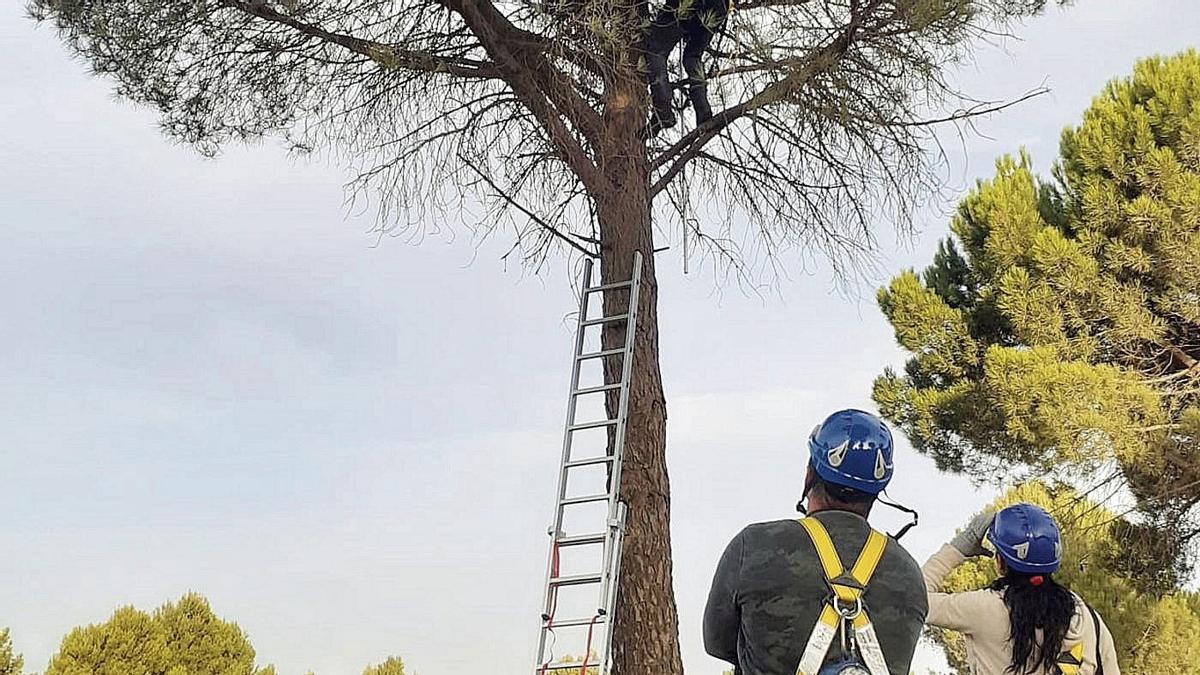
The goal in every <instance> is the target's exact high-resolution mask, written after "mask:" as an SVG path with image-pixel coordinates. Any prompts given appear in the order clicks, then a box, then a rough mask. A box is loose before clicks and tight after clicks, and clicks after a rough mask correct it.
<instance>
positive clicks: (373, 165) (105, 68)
mask: <svg viewBox="0 0 1200 675" xmlns="http://www.w3.org/2000/svg"><path fill="white" fill-rule="evenodd" d="M1060 1H1064V0H1060ZM1048 2H1049V0H821V1H820V2H805V1H803V0H800V1H797V0H747V1H746V2H740V1H739V2H737V3H735V4H736V5H737V12H736V18H735V20H734V21H733V22H732V23H731V24H730V27H729V34H730V35H729V39H728V40H725V41H724V42H723V43H722V44H721V45H718V47H719V49H718V50H719V51H720V52H722V54H721V61H720V64H719V67H717V68H716V69H714V70H713V72H712V75H711V77H709V78H708V86H709V87H710V90H711V92H712V94H713V95H714V98H715V99H716V100H715V101H714V103H715V104H716V105H717V108H718V110H717V112H716V114H715V115H713V117H712V118H711V119H709V120H708V121H706V122H703V123H701V124H699V125H697V126H694V127H692V128H689V129H687V130H686V131H681V132H680V133H678V134H676V133H675V132H674V131H672V132H671V133H670V134H663V135H661V136H659V137H657V138H654V139H650V140H649V141H648V140H647V138H646V134H645V133H644V132H645V130H646V125H647V121H648V106H647V103H648V96H647V86H646V85H647V81H646V72H645V68H644V61H645V59H644V56H645V54H644V51H643V46H644V37H645V32H646V29H647V26H648V24H649V23H650V18H651V16H652V14H653V13H654V12H657V11H658V10H659V4H660V3H658V2H655V3H653V4H652V3H651V2H649V1H648V0H630V1H614V0H521V1H518V2H511V1H507V0H506V1H503V2H501V1H499V0H436V1H427V0H389V1H386V2H380V1H378V0H197V1H193V2H178V1H175V0H136V1H134V0H126V1H121V0H105V1H103V2H98V1H94V0H29V7H30V12H31V14H32V15H33V16H34V17H35V18H38V19H41V20H45V21H51V22H53V24H54V26H55V27H56V29H57V30H58V32H59V34H60V36H61V37H62V39H63V41H64V42H65V43H66V44H67V45H68V46H69V47H70V48H71V49H72V51H73V52H74V53H75V54H77V55H78V56H79V57H81V58H83V59H85V60H86V61H87V62H88V63H89V65H90V66H91V67H92V69H93V70H94V72H97V73H101V74H103V76H104V77H106V78H110V79H111V80H113V81H114V82H115V84H116V89H117V93H118V94H119V95H120V96H122V97H124V98H126V99H129V100H131V101H133V102H135V103H137V104H142V105H146V106H149V107H151V108H153V109H154V110H155V111H157V112H158V113H159V114H160V116H161V126H162V128H163V129H164V130H165V131H166V132H167V133H168V134H170V135H171V136H172V137H174V138H175V139H177V140H179V141H182V142H185V143H188V144H190V145H192V146H194V147H196V148H198V149H199V150H200V151H201V152H204V153H206V154H217V153H218V152H219V150H220V148H221V147H222V146H223V145H225V144H228V143H233V142H239V141H247V140H251V141H253V140H258V139H261V138H263V137H266V136H275V137H282V138H283V139H285V140H286V142H287V144H288V145H289V146H290V147H292V148H294V149H296V150H297V151H299V152H301V153H306V152H309V151H314V150H315V151H317V152H321V153H324V154H325V156H327V157H331V158H333V159H335V160H338V161H341V162H344V164H346V165H348V168H349V169H350V171H351V172H352V173H351V175H352V176H355V178H353V179H352V181H351V183H352V186H351V191H352V193H353V194H354V195H355V196H356V197H362V198H365V199H367V200H369V201H370V202H371V204H372V206H377V207H378V212H379V215H380V219H379V234H380V235H383V234H408V235H412V236H414V237H417V236H419V235H421V234H423V233H424V232H425V231H426V228H432V227H434V225H433V224H434V223H440V221H441V218H439V217H442V216H449V217H450V218H451V219H452V221H453V222H457V221H460V220H462V219H464V218H465V219H468V222H467V223H465V224H466V225H467V226H469V227H472V228H473V231H474V232H475V233H476V234H478V235H479V236H480V237H483V236H487V235H488V234H491V233H496V232H500V233H508V232H512V233H513V234H514V235H515V242H514V243H513V246H512V249H511V250H510V253H511V254H513V255H514V257H516V258H520V259H521V260H522V261H523V262H525V263H527V264H528V265H530V266H531V267H532V268H534V269H537V268H540V267H541V266H542V265H543V264H545V262H546V260H547V257H548V256H549V255H550V254H552V253H555V252H566V253H568V254H570V255H573V256H578V255H588V256H592V257H595V258H597V259H598V260H599V268H600V272H601V277H602V280H603V281H604V282H606V283H608V282H620V281H624V280H627V279H628V278H629V276H630V274H631V272H632V265H633V260H634V253H635V252H637V253H641V254H642V256H643V260H644V269H643V275H642V285H641V289H642V290H641V294H642V297H641V299H640V300H639V320H638V326H637V330H636V331H635V333H634V339H633V343H634V344H633V348H634V349H633V357H632V358H633V362H632V376H631V378H632V379H631V388H630V391H629V396H628V414H629V416H628V425H627V427H626V448H627V449H628V450H627V451H628V453H629V457H628V458H627V461H626V462H625V464H624V470H623V475H622V482H621V497H622V499H623V501H624V502H625V503H626V505H627V506H628V514H629V517H628V521H627V523H626V534H625V540H624V541H625V544H624V547H623V549H622V561H621V568H622V570H624V572H625V573H624V574H623V575H622V577H621V581H620V589H619V591H620V592H619V596H618V597H619V599H618V602H617V607H616V610H615V612H614V616H613V617H612V618H611V620H612V621H613V624H614V629H615V638H614V643H613V663H614V672H616V673H619V674H620V675H641V674H642V673H655V674H656V675H679V674H680V673H682V670H683V667H682V662H681V659H680V655H679V641H678V621H677V611H676V605H675V599H674V594H673V593H674V591H673V586H672V580H671V570H672V562H671V547H670V542H671V537H670V520H671V519H670V485H669V478H668V473H667V466H666V418H667V412H666V396H665V393H664V390H663V383H662V374H661V370H660V368H659V344H658V330H659V326H658V270H657V269H656V256H655V255H654V252H655V251H656V250H658V249H660V248H661V246H662V245H663V244H664V243H666V241H665V239H668V238H669V237H670V236H671V235H670V233H671V232H672V231H675V232H680V231H682V230H683V228H685V227H686V228H687V231H688V232H689V233H690V234H689V235H688V236H689V237H690V240H691V241H693V242H695V245H696V246H699V247H701V248H702V250H703V252H704V255H706V256H709V258H710V259H711V260H714V261H715V264H716V266H718V267H719V268H723V269H728V270H732V273H733V274H736V275H746V274H754V273H755V272H757V270H751V271H749V272H748V271H747V268H748V267H750V266H752V265H753V264H754V261H756V260H757V261H766V265H765V268H766V269H767V270H768V274H769V273H770V272H769V271H770V270H778V269H779V266H778V265H779V263H778V262H777V261H778V256H780V255H782V254H785V253H790V252H796V251H797V250H799V251H800V252H801V253H802V254H806V253H808V252H812V251H819V252H821V253H825V254H827V255H828V257H829V259H830V261H831V262H832V264H833V265H834V266H835V267H836V268H837V269H838V270H853V269H861V266H862V264H863V260H864V257H866V256H869V254H870V253H871V252H872V250H873V247H874V242H875V239H874V237H873V236H872V232H871V230H872V227H873V225H874V224H875V223H876V222H877V220H876V219H877V216H878V215H879V214H880V213H881V212H888V213H891V214H893V215H894V216H895V217H894V219H893V220H894V221H895V222H897V223H899V224H900V227H901V229H907V227H908V225H909V224H910V223H911V215H912V213H913V205H914V203H915V202H916V201H917V200H919V199H921V198H922V196H923V195H924V194H927V192H928V190H930V189H931V188H933V187H935V186H936V185H937V184H938V183H939V181H940V176H939V174H938V172H937V171H936V165H935V163H934V162H930V161H929V160H930V157H931V155H929V154H928V153H926V152H924V151H925V150H926V149H929V148H931V146H932V143H933V141H934V140H935V139H934V138H932V132H931V129H932V128H933V125H934V124H935V122H934V120H931V119H929V118H928V117H927V116H926V113H927V112H928V111H929V110H930V108H931V104H932V105H933V106H938V105H939V104H949V105H947V106H946V107H947V108H950V109H957V110H958V112H957V113H951V114H950V115H949V117H950V118H952V119H958V120H961V119H964V118H969V117H971V116H973V115H976V114H981V113H984V112H986V111H987V109H988V108H989V107H988V106H979V105H978V104H977V103H975V102H974V101H972V100H970V99H969V97H966V96H963V95H962V94H960V93H959V92H956V91H954V89H953V86H952V84H951V83H950V82H949V81H948V78H947V77H946V72H947V68H948V67H949V66H951V65H952V64H954V63H956V62H958V61H961V60H962V59H964V58H965V57H967V55H968V54H969V50H970V47H971V45H972V38H974V37H977V36H979V35H986V34H994V33H995V32H997V31H1007V30H1010V29H1011V28H1012V27H1013V25H1014V24H1015V23H1017V22H1019V21H1020V20H1021V19H1023V18H1025V17H1028V16H1031V15H1033V14H1036V13H1037V12H1038V11H1040V10H1041V9H1042V8H1043V7H1044V6H1045V5H1046V4H1047V3H1048ZM999 107H1003V106H999ZM993 109H994V108H993ZM701 206H702V207H703V210H702V211H701V210H700V208H699V207H701ZM697 214H698V215H699V218H698V219H696V218H694V217H693V216H695V215H697ZM439 226H440V224H439ZM506 257H507V256H506ZM624 295H627V291H622V290H620V289H610V290H608V291H605V292H604V300H603V302H604V306H605V308H606V309H607V310H608V311H607V313H609V314H618V313H620V308H621V307H625V306H627V305H628V299H627V298H626V297H624ZM623 336H624V330H623V328H622V327H621V326H620V325H619V324H618V323H610V324H607V325H606V326H605V327H604V330H603V331H602V338H601V341H602V345H603V348H604V349H605V350H609V349H614V348H616V347H618V346H620V345H621V341H622V340H623ZM619 358H620V357H617V356H611V357H607V358H606V359H605V364H604V369H605V372H606V374H607V376H606V381H607V382H609V383H611V382H613V381H615V379H616V374H617V373H619V372H620V371H621V369H620V367H619V366H620V364H619V363H618V360H619ZM603 395H604V396H606V397H607V401H606V403H607V412H608V413H609V415H608V416H609V417H614V416H615V410H616V405H617V399H616V395H615V394H614V393H612V392H607V393H605V394H603ZM610 442H612V441H611V439H610Z"/></svg>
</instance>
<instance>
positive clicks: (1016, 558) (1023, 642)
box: [921, 504, 1121, 675]
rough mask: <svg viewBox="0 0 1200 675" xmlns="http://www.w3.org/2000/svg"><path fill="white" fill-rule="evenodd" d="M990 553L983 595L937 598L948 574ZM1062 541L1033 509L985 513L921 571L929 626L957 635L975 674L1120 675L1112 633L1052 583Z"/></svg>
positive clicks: (1046, 517) (1054, 527) (1023, 507)
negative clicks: (990, 577) (990, 574)
mask: <svg viewBox="0 0 1200 675" xmlns="http://www.w3.org/2000/svg"><path fill="white" fill-rule="evenodd" d="M988 547H990V548H991V549H993V550H994V551H995V553H996V566H997V571H998V572H999V574H1000V577H999V578H998V579H996V580H995V581H994V582H992V583H991V585H989V586H988V587H987V588H985V589H982V590H977V591H969V592H966V593H939V592H938V589H939V588H940V587H941V584H942V582H943V581H944V580H945V579H946V577H947V576H948V575H949V574H950V572H951V571H953V570H954V568H956V567H958V566H959V565H961V564H962V563H963V562H964V561H965V560H966V559H967V558H970V557H973V556H983V555H992V552H991V551H989V550H988ZM1061 562H1062V537H1061V535H1060V533H1059V530H1058V524H1057V523H1055V522H1054V519H1053V518H1052V517H1051V516H1050V514H1048V513H1046V512H1045V511H1044V510H1042V509H1041V508H1040V507H1037V506H1034V505H1033V504H1014V505H1013V506H1010V507H1008V508H1006V509H1003V510H1002V511H1000V512H999V513H993V512H991V511H985V512H984V513H981V514H979V515H977V516H975V518H974V519H972V520H971V522H970V523H969V524H968V525H967V526H966V527H965V528H964V529H963V530H962V531H961V532H959V533H958V534H957V535H955V537H954V538H953V539H952V540H950V542H949V543H948V544H946V545H945V546H943V547H942V548H941V550H939V551H938V552H937V553H935V554H934V555H933V556H932V557H931V558H930V559H929V560H928V562H926V563H925V566H924V567H923V568H922V569H921V571H922V573H923V574H924V576H925V584H926V587H927V589H928V591H929V623H930V625H933V626H938V627H940V628H949V629H950V630H956V631H959V632H961V633H962V634H963V636H964V637H965V639H966V643H967V663H968V664H969V667H970V668H971V672H972V673H978V675H1003V674H1005V673H1011V674H1012V675H1121V671H1120V666H1119V665H1118V664H1117V653H1116V648H1115V647H1114V645H1113V639H1112V633H1110V632H1109V630H1108V627H1107V626H1106V625H1105V624H1104V621H1103V620H1102V619H1101V618H1100V615H1099V614H1098V613H1097V612H1096V610H1094V609H1092V608H1091V607H1089V606H1088V605H1087V603H1085V602H1084V601H1083V599H1082V598H1080V597H1079V596H1077V595H1075V594H1074V593H1072V592H1071V591H1070V590H1069V589H1068V588H1066V587H1065V586H1063V585H1061V584H1059V583H1058V582H1056V581H1055V580H1054V577H1053V574H1054V572H1055V571H1057V570H1058V568H1059V565H1060V564H1061Z"/></svg>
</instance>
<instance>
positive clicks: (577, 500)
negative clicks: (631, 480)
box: [559, 492, 612, 506]
mask: <svg viewBox="0 0 1200 675" xmlns="http://www.w3.org/2000/svg"><path fill="white" fill-rule="evenodd" d="M610 498H612V493H611V492H605V493H603V494H598V495H583V496H582V497H567V498H566V499H564V500H562V501H561V502H559V504H562V505H563V506H573V505H575V504H591V503H592V502H606V501H608V500H609V499H610Z"/></svg>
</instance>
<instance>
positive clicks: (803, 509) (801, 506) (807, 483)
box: [796, 427, 820, 516]
mask: <svg viewBox="0 0 1200 675" xmlns="http://www.w3.org/2000/svg"><path fill="white" fill-rule="evenodd" d="M817 428H818V429H820V427H817ZM813 433H816V430H814V431H813ZM816 484H817V481H816V480H815V479H814V478H813V468H812V464H809V465H808V473H807V474H806V475H805V476H804V492H802V493H800V501H798V502H796V511H797V512H798V513H803V514H804V515H806V516H807V515H808V505H807V502H808V493H809V492H812V489H813V486H814V485H816Z"/></svg>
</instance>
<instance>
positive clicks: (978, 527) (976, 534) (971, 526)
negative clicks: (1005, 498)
mask: <svg viewBox="0 0 1200 675" xmlns="http://www.w3.org/2000/svg"><path fill="white" fill-rule="evenodd" d="M995 518H996V512H995V511H993V510H991V509H987V510H985V511H984V512H983V513H980V514H979V515H977V516H975V517H974V518H972V519H971V522H969V523H967V526H966V527H964V528H963V529H962V530H960V531H959V533H958V534H956V535H954V538H953V539H951V540H950V545H951V546H953V547H954V548H956V549H958V552H959V553H961V554H963V555H964V556H966V557H968V558H973V557H975V556H981V555H986V556H990V555H991V552H990V551H988V550H987V549H986V548H984V547H983V538H984V537H985V536H986V535H987V531H988V528H989V527H991V526H992V521H993V520H994V519H995Z"/></svg>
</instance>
